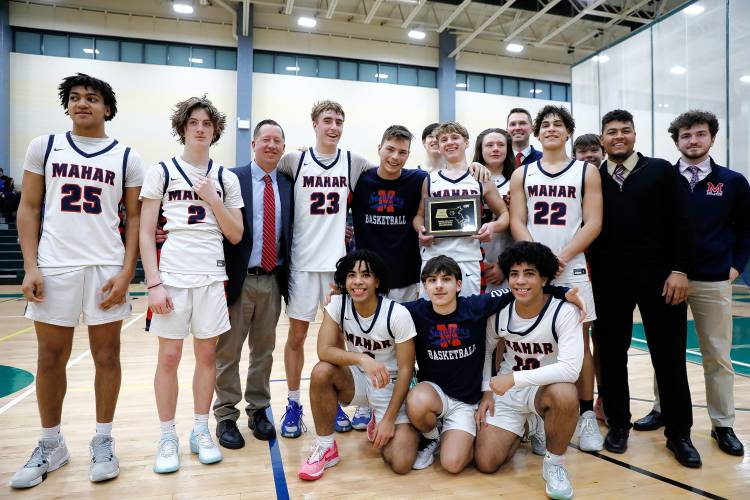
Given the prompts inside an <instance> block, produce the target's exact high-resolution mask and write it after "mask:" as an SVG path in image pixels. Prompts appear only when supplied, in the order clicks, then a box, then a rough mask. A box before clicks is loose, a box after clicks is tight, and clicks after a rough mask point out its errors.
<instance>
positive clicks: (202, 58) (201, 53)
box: [190, 47, 215, 68]
mask: <svg viewBox="0 0 750 500" xmlns="http://www.w3.org/2000/svg"><path fill="white" fill-rule="evenodd" d="M190 66H192V67H195V68H213V67H214V66H215V64H214V49H205V48H200V47H193V48H192V51H191V52H190Z"/></svg>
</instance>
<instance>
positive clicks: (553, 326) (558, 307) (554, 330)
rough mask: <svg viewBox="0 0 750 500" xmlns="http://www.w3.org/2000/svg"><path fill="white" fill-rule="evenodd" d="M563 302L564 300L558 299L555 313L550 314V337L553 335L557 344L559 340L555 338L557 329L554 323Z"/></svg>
mask: <svg viewBox="0 0 750 500" xmlns="http://www.w3.org/2000/svg"><path fill="white" fill-rule="evenodd" d="M564 303H565V302H563V301H560V303H559V304H557V308H556V309H555V314H553V315H552V337H554V339H555V343H556V344H559V343H560V342H558V340H557V329H555V324H556V323H557V315H558V314H559V313H560V309H562V305H563V304H564Z"/></svg>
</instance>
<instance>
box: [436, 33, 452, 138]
mask: <svg viewBox="0 0 750 500" xmlns="http://www.w3.org/2000/svg"><path fill="white" fill-rule="evenodd" d="M455 48H456V35H454V34H452V33H448V31H447V30H446V31H443V32H442V33H440V48H439V53H440V60H439V62H438V70H437V85H438V100H439V107H438V109H439V120H440V122H441V123H442V122H446V121H449V120H455V119H456V59H455V58H454V57H448V54H450V53H451V52H453V51H454V50H455Z"/></svg>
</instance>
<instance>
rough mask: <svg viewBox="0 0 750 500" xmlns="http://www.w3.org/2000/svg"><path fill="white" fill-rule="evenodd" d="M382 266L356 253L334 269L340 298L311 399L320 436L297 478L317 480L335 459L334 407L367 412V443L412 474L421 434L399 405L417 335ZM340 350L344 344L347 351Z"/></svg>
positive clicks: (330, 316) (325, 330)
mask: <svg viewBox="0 0 750 500" xmlns="http://www.w3.org/2000/svg"><path fill="white" fill-rule="evenodd" d="M387 276H388V274H387V272H386V268H385V263H384V262H383V259H381V258H380V256H378V255H377V254H376V253H374V252H372V251H370V250H357V251H354V252H352V253H350V254H348V255H346V256H345V257H343V258H342V259H341V260H339V262H338V264H337V266H336V272H335V277H334V281H335V284H336V287H337V289H338V291H339V292H341V294H340V295H334V296H333V297H332V298H331V302H330V304H328V305H327V306H326V308H325V312H324V315H323V324H322V325H321V327H320V331H319V332H318V357H319V358H320V361H319V362H318V363H317V364H316V365H315V367H314V368H313V370H312V374H311V376H310V400H311V402H312V412H313V419H314V420H315V430H316V432H317V434H318V438H317V440H316V443H315V447H314V448H313V451H312V453H311V454H310V456H309V457H308V458H307V459H306V460H305V461H304V462H303V463H302V466H301V467H300V469H299V472H298V474H297V475H298V476H299V478H300V479H305V480H309V481H312V480H315V479H319V478H320V477H321V476H322V475H323V472H325V469H326V468H328V467H333V466H334V465H336V464H337V463H338V461H339V454H338V447H337V446H336V441H335V440H334V437H333V431H334V419H335V416H336V411H337V410H336V403H337V401H338V402H341V403H343V404H356V405H362V406H368V407H369V408H370V409H371V410H372V419H371V420H370V424H369V425H368V433H367V434H368V438H369V439H370V441H372V443H373V446H374V447H375V448H376V449H378V450H380V453H381V455H382V457H383V460H384V461H385V462H386V463H387V464H388V465H389V466H390V467H391V469H392V470H393V471H394V472H396V473H398V474H406V473H407V472H409V471H410V470H411V466H412V463H413V462H414V458H415V457H416V454H417V443H418V435H417V431H416V430H415V429H414V427H412V426H411V424H410V423H409V419H408V417H407V416H406V408H405V404H404V400H405V398H406V394H407V392H408V391H409V383H410V382H411V378H412V375H413V371H414V359H415V354H414V341H413V338H414V337H415V336H416V334H417V332H416V329H415V328H414V322H413V321H412V319H411V315H410V314H409V311H407V310H406V308H404V307H403V306H402V305H400V304H397V303H396V302H394V301H392V300H390V299H388V298H387V297H386V296H385V295H386V294H387V293H388V280H387ZM344 346H346V347H345V348H344Z"/></svg>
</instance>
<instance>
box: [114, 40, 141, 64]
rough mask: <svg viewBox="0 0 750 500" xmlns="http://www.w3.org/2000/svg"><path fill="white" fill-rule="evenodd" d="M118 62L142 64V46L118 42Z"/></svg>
mask: <svg viewBox="0 0 750 500" xmlns="http://www.w3.org/2000/svg"><path fill="white" fill-rule="evenodd" d="M120 60H121V61H124V62H131V63H142V62H143V44H142V43H139V42H120Z"/></svg>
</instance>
